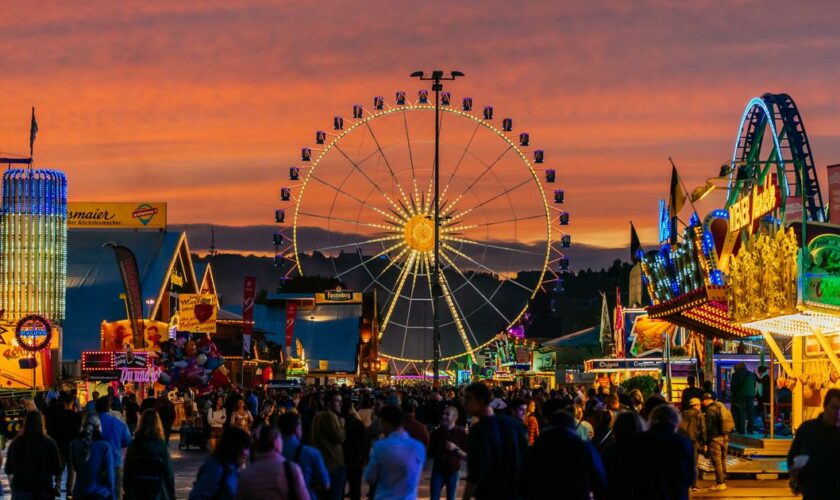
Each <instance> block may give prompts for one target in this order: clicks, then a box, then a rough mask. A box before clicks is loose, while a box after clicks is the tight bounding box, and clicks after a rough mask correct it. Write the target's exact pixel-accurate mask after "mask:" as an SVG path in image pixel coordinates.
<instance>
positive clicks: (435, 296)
mask: <svg viewBox="0 0 840 500" xmlns="http://www.w3.org/2000/svg"><path fill="white" fill-rule="evenodd" d="M459 76H464V74H463V73H461V72H460V71H452V72H450V73H449V76H444V73H443V71H440V70H434V71H432V74H431V76H426V74H425V73H423V72H422V71H415V72H414V73H412V74H411V77H412V78H419V79H420V80H421V81H430V82H432V90H434V91H435V165H434V184H435V216H434V217H435V220H434V225H435V248H434V266H433V267H432V351H433V352H432V370H433V372H432V375H433V377H434V378H433V379H432V380H433V387H434V388H435V389H439V388H440V312H439V308H438V306H439V304H440V296H441V286H440V91H441V90H443V83H441V82H443V81H450V80H455V79H456V78H458V77H459Z"/></svg>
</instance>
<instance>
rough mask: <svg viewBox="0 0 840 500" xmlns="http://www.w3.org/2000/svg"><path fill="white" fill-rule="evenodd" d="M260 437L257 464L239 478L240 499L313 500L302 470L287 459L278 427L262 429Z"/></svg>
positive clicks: (252, 465) (259, 433)
mask: <svg viewBox="0 0 840 500" xmlns="http://www.w3.org/2000/svg"><path fill="white" fill-rule="evenodd" d="M256 434H257V442H256V453H257V454H256V456H255V457H254V462H253V463H252V464H251V465H250V466H249V467H247V468H246V469H245V470H244V471H242V472H241V473H240V474H239V485H238V488H239V489H238V491H237V492H236V498H237V499H241V500H250V499H255V498H258V499H261V500H289V499H296V500H309V490H307V489H306V484H304V481H303V473H302V472H301V470H300V467H299V466H298V465H297V464H295V463H292V462H291V461H289V460H286V459H285V458H284V457H283V439H282V438H281V437H280V432H279V431H278V430H277V426H274V425H263V426H260V427H259V430H257V432H256Z"/></svg>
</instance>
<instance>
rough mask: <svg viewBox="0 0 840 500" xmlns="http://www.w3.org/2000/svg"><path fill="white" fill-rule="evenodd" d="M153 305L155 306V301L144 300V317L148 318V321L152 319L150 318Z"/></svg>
mask: <svg viewBox="0 0 840 500" xmlns="http://www.w3.org/2000/svg"><path fill="white" fill-rule="evenodd" d="M154 305H155V299H153V298H151V297H150V298H148V299H146V317H147V318H149V319H152V318H151V315H152V306H154Z"/></svg>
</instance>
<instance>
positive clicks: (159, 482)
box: [118, 410, 175, 500]
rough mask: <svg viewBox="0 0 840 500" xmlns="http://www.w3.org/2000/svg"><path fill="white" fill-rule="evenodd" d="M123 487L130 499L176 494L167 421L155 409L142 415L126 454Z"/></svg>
mask: <svg viewBox="0 0 840 500" xmlns="http://www.w3.org/2000/svg"><path fill="white" fill-rule="evenodd" d="M118 482H119V481H118ZM123 488H124V489H125V498H126V500H139V499H142V500H171V499H174V498H175V473H174V470H173V468H172V457H171V456H170V454H169V445H168V444H167V443H166V436H165V434H164V430H163V423H162V422H161V421H160V417H159V416H158V414H157V413H156V412H155V411H154V410H146V411H144V412H143V414H142V415H140V422H139V423H138V426H137V432H136V433H135V435H134V441H132V442H131V444H130V445H129V447H128V451H126V454H125V477H124V479H123Z"/></svg>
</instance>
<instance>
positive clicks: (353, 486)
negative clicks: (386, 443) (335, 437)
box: [341, 396, 367, 500]
mask: <svg viewBox="0 0 840 500" xmlns="http://www.w3.org/2000/svg"><path fill="white" fill-rule="evenodd" d="M341 418H342V419H343V422H344V436H345V439H344V446H343V447H342V450H343V451H344V467H345V469H346V470H347V487H348V490H349V493H350V500H360V499H361V498H362V472H363V471H364V465H365V451H366V449H367V448H366V446H367V445H366V443H365V424H364V423H363V422H362V420H361V419H360V418H359V416H358V414H357V413H356V411H355V410H354V409H353V401H352V400H351V399H350V397H349V396H343V397H342V399H341Z"/></svg>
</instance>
